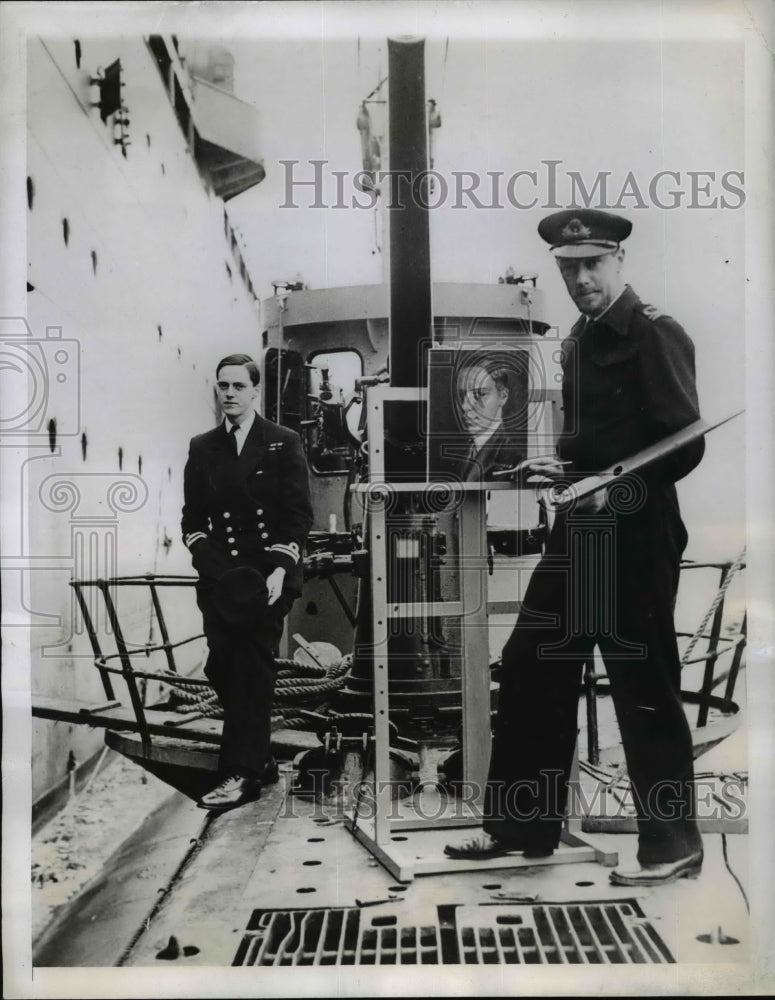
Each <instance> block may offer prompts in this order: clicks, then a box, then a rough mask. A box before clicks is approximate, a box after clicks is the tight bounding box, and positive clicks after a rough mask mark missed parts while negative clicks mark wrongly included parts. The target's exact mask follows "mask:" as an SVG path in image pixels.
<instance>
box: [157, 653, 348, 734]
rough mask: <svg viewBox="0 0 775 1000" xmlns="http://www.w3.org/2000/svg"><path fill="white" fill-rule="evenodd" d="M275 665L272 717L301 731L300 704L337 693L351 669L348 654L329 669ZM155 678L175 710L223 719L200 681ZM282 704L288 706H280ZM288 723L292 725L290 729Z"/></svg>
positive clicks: (169, 674) (216, 702)
mask: <svg viewBox="0 0 775 1000" xmlns="http://www.w3.org/2000/svg"><path fill="white" fill-rule="evenodd" d="M275 662H276V663H277V665H278V667H279V668H280V669H279V671H278V673H277V680H276V682H275V693H274V697H275V703H276V704H275V709H276V717H278V718H282V719H283V725H284V726H286V727H287V728H295V729H301V728H306V727H307V726H308V723H307V722H306V721H305V720H304V719H303V718H302V717H300V716H298V715H294V713H298V710H299V707H300V704H303V703H305V702H308V701H310V700H313V699H318V698H319V697H320V695H325V694H330V693H331V692H333V691H337V690H339V688H341V687H342V686H343V685H344V682H345V678H346V676H347V674H348V673H349V671H350V667H351V666H352V654H348V655H347V656H343V657H342V658H341V659H340V660H338V661H337V662H336V663H333V664H331V665H330V666H329V667H321V666H318V665H317V664H309V663H298V662H297V661H296V660H287V659H278V660H276V661H275ZM157 677H158V679H159V680H161V681H164V682H165V683H166V684H169V685H170V686H171V687H172V689H173V690H172V691H171V692H170V696H171V697H170V702H171V703H173V704H174V705H175V707H181V708H183V709H184V711H185V712H186V713H187V714H188V713H192V714H193V713H197V714H200V715H202V716H204V717H205V718H208V719H221V718H223V707H222V706H221V703H220V701H219V700H218V696H217V695H216V694H215V692H214V691H212V690H211V689H210V688H209V684H208V683H207V682H205V683H203V678H201V677H181V675H180V674H175V673H172V672H171V671H169V670H160V671H158V673H157ZM192 684H193V685H196V687H199V688H203V687H204V688H206V693H205V694H201V693H199V692H197V691H192V690H190V686H191V685H192ZM283 702H288V703H289V704H287V705H283V704H282V703H283ZM277 703H280V704H277ZM291 722H293V723H294V725H291Z"/></svg>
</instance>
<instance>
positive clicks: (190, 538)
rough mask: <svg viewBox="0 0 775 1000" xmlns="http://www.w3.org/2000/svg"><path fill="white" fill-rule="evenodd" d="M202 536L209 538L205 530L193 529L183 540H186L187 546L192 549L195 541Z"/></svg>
mask: <svg viewBox="0 0 775 1000" xmlns="http://www.w3.org/2000/svg"><path fill="white" fill-rule="evenodd" d="M200 538H207V535H206V534H205V533H204V531H192V532H191V534H190V535H186V537H185V538H184V539H183V541H184V542H185V545H186V548H189V549H190V548H191V546H192V545H193V544H194V542H198V541H199V539H200Z"/></svg>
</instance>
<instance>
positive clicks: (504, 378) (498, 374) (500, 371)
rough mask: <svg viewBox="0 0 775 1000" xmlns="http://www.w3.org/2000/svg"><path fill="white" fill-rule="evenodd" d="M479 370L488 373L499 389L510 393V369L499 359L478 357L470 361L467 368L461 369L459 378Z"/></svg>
mask: <svg viewBox="0 0 775 1000" xmlns="http://www.w3.org/2000/svg"><path fill="white" fill-rule="evenodd" d="M477 368H479V369H480V370H481V371H484V372H487V374H488V375H489V376H490V378H491V379H492V380H493V382H494V383H495V386H496V388H497V389H500V390H501V391H502V390H504V389H505V390H506V391H507V392H508V391H510V388H511V386H510V380H509V376H510V374H511V373H510V371H509V369H508V368H507V367H506V366H505V365H504V364H503V362H502V361H500V360H499V359H498V358H487V357H476V358H473V359H469V364H467V365H466V367H465V368H463V369H461V371H460V372H459V374H458V378H459V377H460V375H461V374H464V373H465V374H468V373H469V372H472V371H475V370H476V369H477Z"/></svg>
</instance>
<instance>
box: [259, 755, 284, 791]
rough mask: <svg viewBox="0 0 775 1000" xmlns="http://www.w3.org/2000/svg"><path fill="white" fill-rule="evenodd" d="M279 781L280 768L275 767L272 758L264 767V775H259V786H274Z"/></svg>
mask: <svg viewBox="0 0 775 1000" xmlns="http://www.w3.org/2000/svg"><path fill="white" fill-rule="evenodd" d="M279 780H280V768H279V767H278V766H277V761H276V760H275V759H274V757H270V758H269V760H268V761H267V762H266V765H265V767H264V773H263V774H262V775H261V784H262V785H276V784H277V782H278V781H279Z"/></svg>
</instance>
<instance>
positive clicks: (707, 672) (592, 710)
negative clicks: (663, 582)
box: [583, 549, 748, 765]
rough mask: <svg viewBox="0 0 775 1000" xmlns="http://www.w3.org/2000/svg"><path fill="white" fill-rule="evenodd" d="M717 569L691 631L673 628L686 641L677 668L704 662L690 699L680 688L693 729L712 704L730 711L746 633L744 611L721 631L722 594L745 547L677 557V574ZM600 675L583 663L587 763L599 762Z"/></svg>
mask: <svg viewBox="0 0 775 1000" xmlns="http://www.w3.org/2000/svg"><path fill="white" fill-rule="evenodd" d="M698 569H699V570H713V569H715V570H717V571H718V573H719V583H718V588H717V590H716V593H715V595H714V597H713V600H712V601H711V603H710V606H709V607H708V610H707V612H706V613H705V615H704V617H703V619H702V621H701V622H700V624H699V626H698V628H697V629H696V630H695V631H694V632H684V631H680V630H676V637H677V638H679V639H680V638H684V639H686V638H688V639H689V640H690V641H689V644H688V645H687V647H686V649H685V650H684V651H683V653H682V655H681V669H682V670H683V669H684V668H685V667H688V666H691V665H693V664H696V663H703V662H704V663H705V669H704V672H703V678H702V684H701V686H700V690H699V692H697V693H696V694H695V693H694V692H690V694H691V699H689V698H686V696H687V692H685V691H682V695H684V697H685V698H686V700H687V701H688V700H691V701H692V703H696V704H697V706H698V709H697V723H696V727H697V729H702V728H704V727H705V726H707V724H708V716H709V712H710V709H711V708H713V707H716V708H718V709H720V710H721V711H722V712H724V711H726V712H732V711H735V710H736V706H735V704H734V702H733V701H732V698H733V695H734V692H735V686H736V684H737V678H738V675H739V673H740V668H741V665H742V662H743V654H744V652H745V645H746V635H747V620H748V619H747V614H746V613H744V614H743V618H742V621H741V624H740V629H739V631H737V632H736V633H734V634H732V635H722V634H721V629H722V626H723V622H724V609H725V598H726V593H727V590H728V588H729V586H730V584H731V583H732V581H733V579H734V577H735V576H736V574H737V573H738V572H739V571H740V570H743V569H745V549H743V550H742V552H741V553H740V554H739V555H738V557H737V559H735V560H729V561H726V562H694V561H693V560H690V559H684V560H682V561H681V576H682V579H683V574H684V572H685V571H687V570H698ZM701 642H705V643H707V646H706V647H705V652H704V653H696V654H695V653H694V649H695V647H696V646H697V645H698V643H701ZM728 653H731V654H732V662H731V664H730V666H729V669H728V670H726V671H723V672H721V673H719V674H717V673H716V664H717V663H718V660H719V658H720V657H722V656H724V655H725V654H728ZM599 679H600V675H598V674H597V673H596V672H595V663H594V659H592V658H590V659H589V660H588V661H587V662H586V664H585V666H584V684H583V690H584V696H585V701H586V714H587V759H588V761H589V763H590V764H593V765H597V764H599V763H600V742H599V730H598V720H597V695H598V681H599ZM724 682H726V687H725V689H724V694H723V696H721V697H718V696H717V695H715V694H714V691H715V690H716V689H717V688H718V687H720V685H721V684H724Z"/></svg>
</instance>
